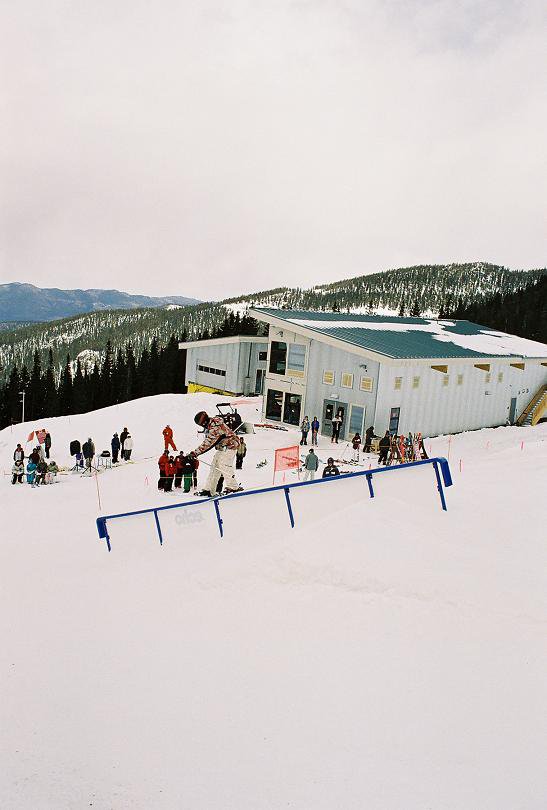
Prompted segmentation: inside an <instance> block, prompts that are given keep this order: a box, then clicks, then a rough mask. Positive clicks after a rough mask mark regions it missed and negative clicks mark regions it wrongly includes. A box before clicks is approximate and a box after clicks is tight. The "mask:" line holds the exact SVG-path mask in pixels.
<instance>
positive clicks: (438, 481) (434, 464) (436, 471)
mask: <svg viewBox="0 0 547 810" xmlns="http://www.w3.org/2000/svg"><path fill="white" fill-rule="evenodd" d="M433 469H434V470H435V477H436V479H437V489H438V490H439V497H440V499H441V506H442V508H443V511H444V512H446V511H447V509H446V500H445V497H444V490H443V484H442V481H441V476H440V474H439V465H438V464H437V462H436V461H434V462H433Z"/></svg>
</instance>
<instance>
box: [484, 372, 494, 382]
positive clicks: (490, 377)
mask: <svg viewBox="0 0 547 810" xmlns="http://www.w3.org/2000/svg"><path fill="white" fill-rule="evenodd" d="M491 379H492V375H491V374H487V375H486V379H485V382H486V383H489V382H490V380H491Z"/></svg>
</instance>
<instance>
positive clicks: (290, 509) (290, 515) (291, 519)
mask: <svg viewBox="0 0 547 810" xmlns="http://www.w3.org/2000/svg"><path fill="white" fill-rule="evenodd" d="M285 500H286V501H287V509H288V510H289V520H290V521H291V528H293V529H294V515H293V511H292V504H291V498H290V496H289V487H285Z"/></svg>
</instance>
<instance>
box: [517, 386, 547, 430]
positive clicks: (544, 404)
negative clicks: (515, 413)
mask: <svg viewBox="0 0 547 810" xmlns="http://www.w3.org/2000/svg"><path fill="white" fill-rule="evenodd" d="M546 411H547V385H542V386H541V388H540V389H539V391H538V392H537V393H536V394H535V395H534V397H533V398H532V399H531V400H530V402H529V403H528V405H527V406H526V408H525V409H524V410H523V412H522V413H521V415H520V416H519V418H518V419H517V425H520V426H521V427H523V426H524V425H537V423H538V422H539V420H540V419H541V417H542V416H543V415H544V414H545V412H546Z"/></svg>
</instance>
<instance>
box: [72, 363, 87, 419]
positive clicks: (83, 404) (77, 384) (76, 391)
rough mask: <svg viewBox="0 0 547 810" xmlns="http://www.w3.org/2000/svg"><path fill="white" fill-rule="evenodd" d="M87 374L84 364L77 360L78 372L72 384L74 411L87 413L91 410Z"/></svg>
mask: <svg viewBox="0 0 547 810" xmlns="http://www.w3.org/2000/svg"><path fill="white" fill-rule="evenodd" d="M86 376H87V372H86V375H85V376H84V372H83V371H82V364H81V362H80V360H79V359H78V360H76V373H75V374H74V380H73V385H72V396H73V405H72V407H73V413H86V412H87V411H89V410H90V407H89V401H88V396H87V381H86Z"/></svg>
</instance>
